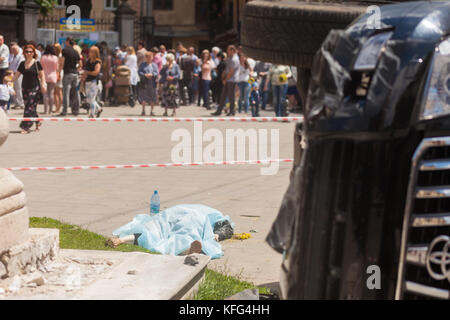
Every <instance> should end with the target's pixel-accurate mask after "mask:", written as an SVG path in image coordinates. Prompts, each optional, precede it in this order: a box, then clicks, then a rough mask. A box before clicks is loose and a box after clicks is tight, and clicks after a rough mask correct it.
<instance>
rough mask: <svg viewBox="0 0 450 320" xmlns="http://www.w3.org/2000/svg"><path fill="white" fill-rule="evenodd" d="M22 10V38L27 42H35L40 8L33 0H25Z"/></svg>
mask: <svg viewBox="0 0 450 320" xmlns="http://www.w3.org/2000/svg"><path fill="white" fill-rule="evenodd" d="M22 10H23V13H22V21H21V30H22V32H21V34H22V37H23V38H24V39H25V40H27V41H36V40H37V28H38V19H39V10H40V7H39V6H38V5H37V4H36V2H34V0H26V1H25V2H24V4H23V5H22Z"/></svg>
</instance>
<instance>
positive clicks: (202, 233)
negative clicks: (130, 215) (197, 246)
mask: <svg viewBox="0 0 450 320" xmlns="http://www.w3.org/2000/svg"><path fill="white" fill-rule="evenodd" d="M223 220H228V221H229V222H230V224H231V225H232V226H233V227H234V224H233V223H232V221H231V219H230V217H228V216H224V215H223V214H222V213H221V212H220V211H218V210H216V209H213V208H210V207H207V206H204V205H201V204H183V205H177V206H174V207H171V208H168V209H166V210H164V211H161V212H160V213H158V214H156V215H154V216H150V215H149V214H138V215H137V216H135V217H134V219H133V221H131V222H130V223H128V224H126V225H124V226H122V227H120V228H118V229H116V230H114V231H113V235H115V236H118V237H120V238H122V237H124V236H128V235H134V234H141V235H140V236H139V237H138V240H137V242H138V243H137V244H138V245H139V246H140V247H143V248H146V249H148V250H150V251H153V252H159V253H162V254H170V255H179V254H181V253H183V252H184V251H186V250H188V249H189V248H190V246H191V243H192V242H193V241H195V240H198V241H200V242H201V243H202V251H203V253H205V254H206V255H207V256H210V257H211V259H217V258H220V257H221V256H222V255H223V251H222V247H221V246H220V244H219V243H218V242H217V241H216V240H214V231H213V230H214V224H216V223H217V222H219V221H223Z"/></svg>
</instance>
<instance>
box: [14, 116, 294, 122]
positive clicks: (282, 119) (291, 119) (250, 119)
mask: <svg viewBox="0 0 450 320" xmlns="http://www.w3.org/2000/svg"><path fill="white" fill-rule="evenodd" d="M9 121H26V122H30V121H32V122H33V121H45V122H195V121H202V122H295V121H303V117H302V116H301V117H215V118H209V117H197V118H169V117H168V118H144V117H142V118H76V117H74V118H9Z"/></svg>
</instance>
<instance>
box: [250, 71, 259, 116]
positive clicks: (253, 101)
mask: <svg viewBox="0 0 450 320" xmlns="http://www.w3.org/2000/svg"><path fill="white" fill-rule="evenodd" d="M249 82H250V86H251V87H250V88H251V91H250V107H251V110H252V117H259V101H260V97H259V85H258V82H257V81H255V80H254V79H253V78H251V79H250V81H249Z"/></svg>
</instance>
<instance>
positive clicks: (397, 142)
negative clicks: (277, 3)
mask: <svg viewBox="0 0 450 320" xmlns="http://www.w3.org/2000/svg"><path fill="white" fill-rule="evenodd" d="M379 17H380V19H379V20H378V21H374V20H373V17H370V16H368V15H364V16H362V17H361V18H359V19H357V20H356V21H355V22H354V23H352V24H351V25H350V26H349V27H348V28H347V29H346V30H345V31H342V30H339V31H338V30H333V31H331V32H330V33H329V35H328V37H327V38H326V40H325V41H324V43H323V44H322V46H321V48H320V50H319V51H318V53H317V54H316V56H315V58H314V62H313V67H312V72H311V73H312V78H311V82H310V84H309V91H308V98H307V104H306V109H305V120H304V122H303V124H299V125H298V126H297V133H296V136H297V138H296V144H295V150H296V151H295V165H294V168H293V173H292V176H291V182H290V185H289V188H288V190H287V192H286V194H285V196H284V199H283V203H282V205H281V209H280V212H279V214H278V217H277V219H276V221H275V222H274V224H273V226H272V229H271V231H270V233H269V235H268V237H267V241H268V243H269V244H270V245H271V246H272V247H273V248H274V249H275V250H277V251H279V252H280V253H283V255H284V259H283V265H282V274H283V276H282V279H281V287H282V297H283V298H286V299H450V2H447V1H441V2H434V1H422V2H411V3H402V4H394V5H387V6H382V7H381V8H380V16H379ZM371 266H372V267H371ZM373 266H376V268H373ZM371 270H379V272H380V284H379V286H378V287H376V288H373V287H370V286H369V285H368V279H369V278H370V276H371ZM369 288H370V289H369Z"/></svg>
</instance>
